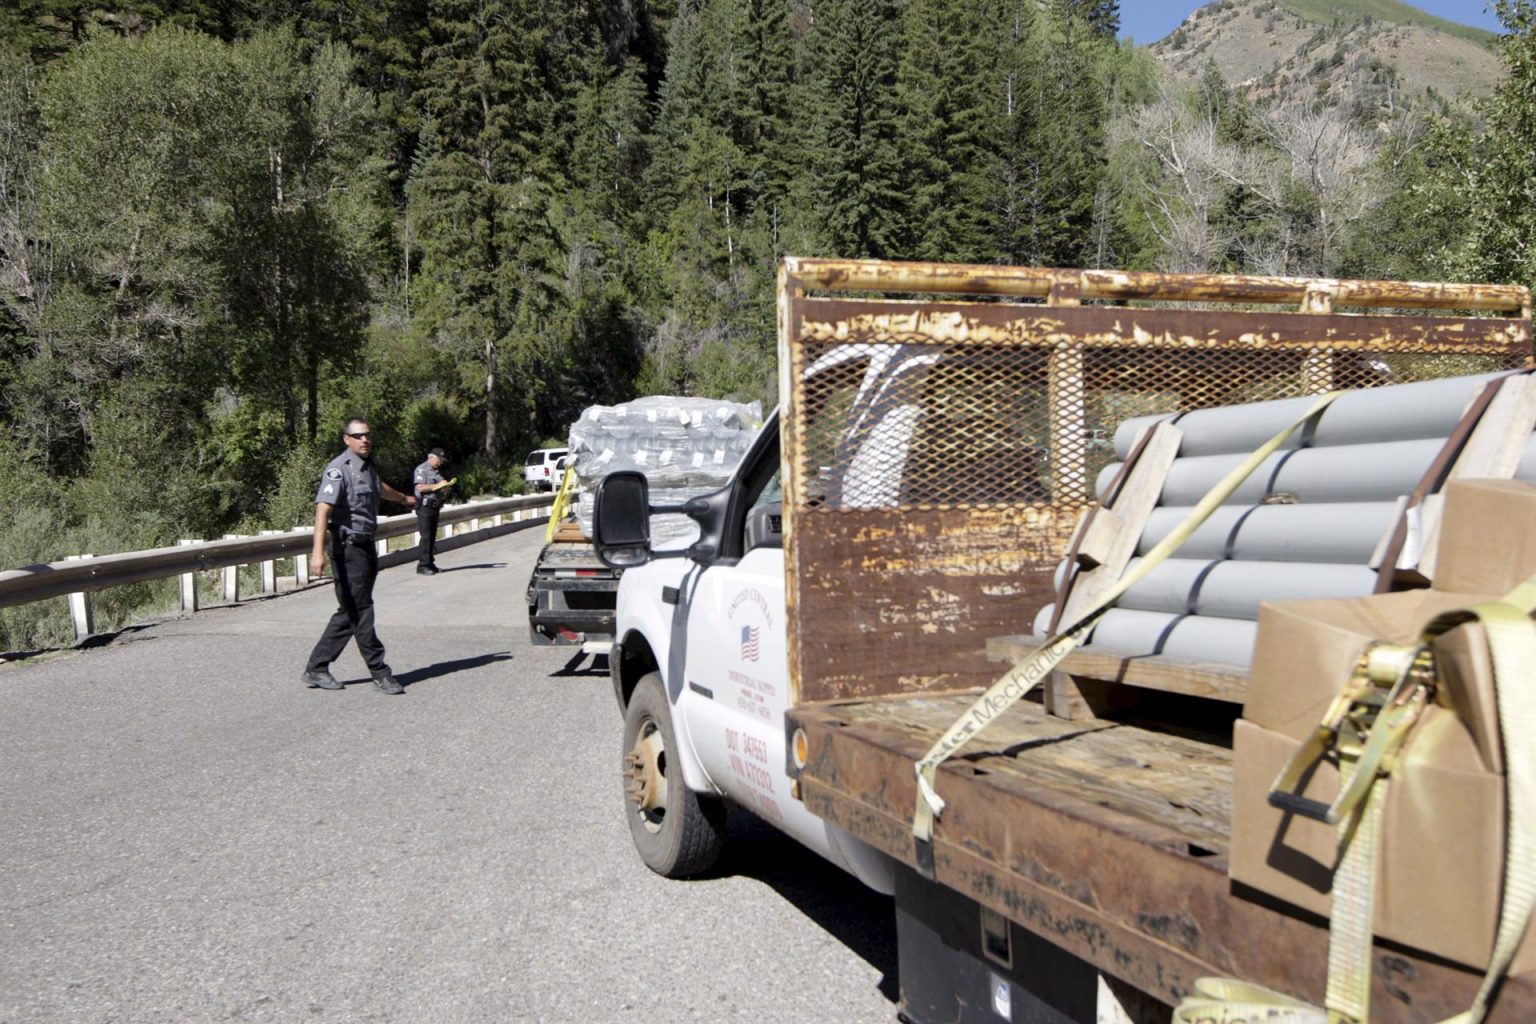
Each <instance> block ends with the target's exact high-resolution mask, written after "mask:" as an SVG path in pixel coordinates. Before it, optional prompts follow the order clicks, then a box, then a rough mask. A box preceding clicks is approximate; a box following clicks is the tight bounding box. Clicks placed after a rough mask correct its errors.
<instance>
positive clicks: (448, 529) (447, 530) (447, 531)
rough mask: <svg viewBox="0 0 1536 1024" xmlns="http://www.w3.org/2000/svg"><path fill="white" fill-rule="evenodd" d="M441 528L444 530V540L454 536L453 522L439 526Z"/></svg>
mask: <svg viewBox="0 0 1536 1024" xmlns="http://www.w3.org/2000/svg"><path fill="white" fill-rule="evenodd" d="M439 529H441V530H442V531H443V539H444V540H447V539H448V538H449V537H452V536H453V524H452V523H444V524H443V525H442V526H441V527H439Z"/></svg>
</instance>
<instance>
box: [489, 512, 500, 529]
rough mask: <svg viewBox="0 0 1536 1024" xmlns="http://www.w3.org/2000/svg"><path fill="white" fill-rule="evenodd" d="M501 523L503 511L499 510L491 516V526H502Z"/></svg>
mask: <svg viewBox="0 0 1536 1024" xmlns="http://www.w3.org/2000/svg"><path fill="white" fill-rule="evenodd" d="M500 525H501V513H500V512H497V513H496V514H495V515H494V516H491V526H492V527H497V526H500Z"/></svg>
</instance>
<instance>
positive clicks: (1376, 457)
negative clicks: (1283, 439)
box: [1158, 438, 1444, 505]
mask: <svg viewBox="0 0 1536 1024" xmlns="http://www.w3.org/2000/svg"><path fill="white" fill-rule="evenodd" d="M1443 447H1444V442H1443V441H1442V440H1440V439H1438V438H1434V439H1430V440H1424V441H1389V442H1383V443H1380V444H1352V445H1343V446H1338V447H1331V448H1303V449H1301V450H1300V451H1289V452H1277V453H1275V454H1274V455H1272V456H1270V457H1269V458H1268V459H1265V460H1264V462H1263V463H1262V464H1261V465H1260V466H1259V468H1258V469H1256V470H1255V471H1254V472H1253V473H1252V475H1250V476H1249V477H1248V479H1247V480H1245V481H1243V482H1242V484H1240V485H1239V486H1238V489H1237V490H1236V491H1235V492H1234V493H1233V495H1232V497H1231V498H1229V499H1227V501H1228V503H1229V504H1249V505H1251V504H1254V503H1257V502H1259V501H1261V500H1262V499H1263V498H1264V496H1265V495H1266V494H1274V493H1283V494H1290V495H1294V496H1295V498H1296V499H1297V500H1298V501H1304V502H1321V501H1395V500H1397V497H1398V495H1400V494H1408V493H1409V492H1411V491H1412V490H1413V489H1414V487H1415V486H1417V485H1418V483H1419V479H1420V478H1421V477H1423V475H1424V473H1425V472H1426V471H1427V470H1428V469H1429V465H1430V463H1432V462H1433V461H1434V460H1435V456H1436V455H1438V454H1439V453H1440V449H1441V448H1443ZM1245 458H1247V455H1246V454H1242V455H1202V456H1197V457H1194V458H1188V459H1177V460H1175V461H1174V463H1173V465H1172V466H1171V467H1169V470H1168V477H1167V480H1166V481H1165V482H1164V484H1163V493H1162V497H1161V498H1159V502H1158V503H1159V504H1162V505H1193V504H1195V503H1196V502H1198V501H1199V500H1200V499H1201V498H1203V497H1205V493H1206V492H1207V491H1209V490H1210V489H1211V488H1212V487H1214V486H1215V485H1216V484H1217V483H1218V482H1220V480H1221V478H1222V477H1224V476H1226V475H1227V474H1228V473H1230V472H1231V471H1232V470H1233V469H1235V468H1237V466H1238V464H1239V463H1241V462H1242V461H1243V460H1244V459H1245Z"/></svg>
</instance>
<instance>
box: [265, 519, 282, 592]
mask: <svg viewBox="0 0 1536 1024" xmlns="http://www.w3.org/2000/svg"><path fill="white" fill-rule="evenodd" d="M282 532H283V531H282V530H262V531H261V535H262V536H263V537H271V536H272V535H274V534H278V533H282ZM261 592H262V593H263V594H275V593H277V559H275V558H269V559H267V560H266V561H265V562H262V563H261Z"/></svg>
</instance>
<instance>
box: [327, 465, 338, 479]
mask: <svg viewBox="0 0 1536 1024" xmlns="http://www.w3.org/2000/svg"><path fill="white" fill-rule="evenodd" d="M325 477H326V479H327V480H340V479H341V470H339V469H336V468H334V467H332V468H331V469H328V470H326V471H325Z"/></svg>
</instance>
